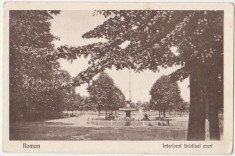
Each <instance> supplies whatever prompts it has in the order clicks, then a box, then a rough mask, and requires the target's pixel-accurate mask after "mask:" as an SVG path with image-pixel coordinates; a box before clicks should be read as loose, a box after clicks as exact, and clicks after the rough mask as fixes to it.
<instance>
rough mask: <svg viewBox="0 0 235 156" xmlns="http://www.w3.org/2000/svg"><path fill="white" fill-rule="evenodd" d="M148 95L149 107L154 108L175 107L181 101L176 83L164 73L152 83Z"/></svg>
mask: <svg viewBox="0 0 235 156" xmlns="http://www.w3.org/2000/svg"><path fill="white" fill-rule="evenodd" d="M150 95H151V99H150V108H151V109H154V110H159V111H166V110H171V109H177V108H179V106H180V104H181V103H182V102H183V100H182V98H181V96H180V90H179V86H178V84H177V83H176V82H174V81H172V80H171V79H170V78H169V77H168V76H165V75H163V76H161V77H160V78H159V79H158V80H157V81H156V82H155V83H154V85H153V86H152V88H151V90H150Z"/></svg>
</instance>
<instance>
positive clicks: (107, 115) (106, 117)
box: [105, 109, 108, 119]
mask: <svg viewBox="0 0 235 156" xmlns="http://www.w3.org/2000/svg"><path fill="white" fill-rule="evenodd" d="M107 117H108V110H107V109H106V115H105V118H106V119H107Z"/></svg>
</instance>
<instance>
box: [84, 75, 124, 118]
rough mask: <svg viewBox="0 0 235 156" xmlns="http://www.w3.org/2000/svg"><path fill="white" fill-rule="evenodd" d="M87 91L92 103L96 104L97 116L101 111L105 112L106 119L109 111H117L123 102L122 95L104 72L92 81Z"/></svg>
mask: <svg viewBox="0 0 235 156" xmlns="http://www.w3.org/2000/svg"><path fill="white" fill-rule="evenodd" d="M87 90H88V92H89V94H90V98H91V100H92V101H93V103H96V104H97V107H96V108H97V110H98V112H99V115H100V111H101V110H105V111H106V117H107V112H108V111H109V110H117V109H118V108H120V107H121V105H122V104H123V102H124V101H125V97H124V95H123V93H122V92H121V91H120V90H119V89H118V88H117V87H116V86H115V85H114V82H113V80H112V79H111V78H110V77H109V76H108V75H107V74H106V73H104V72H102V73H100V76H99V77H98V78H97V80H94V81H93V82H92V85H90V86H89V87H88V89H87Z"/></svg>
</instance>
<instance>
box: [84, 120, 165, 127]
mask: <svg viewBox="0 0 235 156" xmlns="http://www.w3.org/2000/svg"><path fill="white" fill-rule="evenodd" d="M87 123H88V124H94V125H102V126H117V127H119V126H168V125H169V121H158V120H156V121H116V120H93V119H88V120H87Z"/></svg>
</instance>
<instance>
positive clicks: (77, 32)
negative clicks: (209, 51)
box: [51, 10, 190, 102]
mask: <svg viewBox="0 0 235 156" xmlns="http://www.w3.org/2000/svg"><path fill="white" fill-rule="evenodd" d="M105 20H106V19H105V18H104V17H103V16H101V15H99V16H93V11H90V10H89V11H61V13H60V14H59V15H57V16H55V17H54V19H53V20H51V28H52V29H51V32H52V34H54V35H55V36H57V37H59V38H60V40H58V41H55V42H54V44H55V46H56V47H58V46H61V45H68V46H75V47H78V46H82V45H87V44H91V43H95V42H106V40H105V39H83V38H82V35H83V34H84V33H86V32H88V31H90V30H92V29H94V28H95V27H96V26H98V25H100V24H102V23H103V22H104V21H105ZM173 49H174V48H173ZM88 59H89V58H87V59H85V58H83V57H81V58H78V59H77V60H75V61H73V62H72V63H71V62H70V61H67V60H64V59H60V60H59V62H60V65H61V69H63V70H66V71H68V72H69V73H70V75H71V76H72V77H74V76H76V75H77V74H79V73H80V72H81V71H83V70H85V69H86V68H87V67H88ZM178 68H180V67H179V66H175V67H171V68H167V69H164V68H160V71H159V72H156V73H155V72H153V71H150V70H145V71H144V72H141V73H135V72H134V71H131V100H132V101H133V102H137V101H142V102H144V101H149V100H150V95H149V92H150V90H151V87H152V85H153V84H154V83H155V82H156V80H157V79H159V78H160V77H161V76H162V75H168V74H170V73H172V72H173V71H175V70H176V69H178ZM105 72H106V73H107V74H108V75H109V76H110V77H111V78H112V79H113V80H114V83H115V85H116V86H117V87H118V88H119V89H120V90H121V91H122V92H123V94H124V95H125V96H126V99H129V97H130V95H129V88H130V86H129V70H128V69H123V70H118V71H117V70H116V69H106V70H105ZM96 78H97V76H96V77H95V78H94V79H96ZM177 83H178V85H179V87H180V91H181V96H182V98H183V99H184V100H185V101H188V102H189V93H190V92H189V87H188V85H189V79H188V78H187V79H185V80H184V81H182V82H180V81H178V82H177ZM86 88H87V84H83V85H81V86H79V87H77V88H76V92H77V93H80V94H81V95H82V96H88V95H89V94H88V92H87V90H86Z"/></svg>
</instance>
